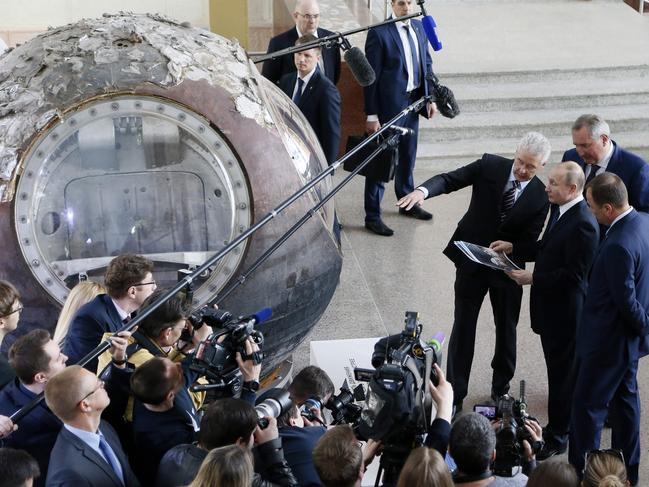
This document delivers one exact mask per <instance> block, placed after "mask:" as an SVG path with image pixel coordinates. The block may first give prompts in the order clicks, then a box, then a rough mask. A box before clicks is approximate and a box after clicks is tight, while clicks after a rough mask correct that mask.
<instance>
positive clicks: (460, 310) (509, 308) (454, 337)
mask: <svg viewBox="0 0 649 487" xmlns="http://www.w3.org/2000/svg"><path fill="white" fill-rule="evenodd" d="M487 292H489V299H490V300H491V306H492V308H493V313H494V322H495V324H496V349H495V351H494V356H493V359H492V361H491V368H492V369H493V376H492V382H491V384H492V385H491V388H492V390H493V391H494V392H495V393H496V394H504V393H505V392H507V391H508V390H509V381H510V380H511V379H512V377H514V372H515V370H516V325H517V324H518V315H519V313H520V310H521V297H522V296H523V289H522V288H521V287H520V286H519V285H518V284H516V283H515V282H514V281H512V280H511V279H509V278H508V277H507V276H505V275H504V274H503V273H502V272H501V271H496V270H491V269H487V268H484V269H479V270H477V271H476V272H471V273H463V272H462V271H460V270H459V269H458V270H457V271H456V275H455V318H454V322H453V331H452V332H451V339H450V341H449V344H448V360H447V362H446V378H447V379H448V381H449V382H450V383H451V384H453V391H454V397H455V402H456V403H457V402H460V401H461V400H463V399H464V398H465V397H466V395H467V392H468V386H469V375H470V374H471V365H472V363H473V352H474V349H475V335H476V326H477V323H478V314H479V313H480V308H481V307H482V302H483V301H484V297H485V295H486V294H487Z"/></svg>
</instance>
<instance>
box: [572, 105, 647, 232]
mask: <svg viewBox="0 0 649 487" xmlns="http://www.w3.org/2000/svg"><path fill="white" fill-rule="evenodd" d="M572 142H573V144H575V148H574V149H570V150H569V151H566V152H565V153H564V154H563V160H564V161H575V162H576V163H577V164H579V165H580V166H581V167H582V169H583V170H584V174H585V175H586V184H588V183H589V182H590V180H591V179H593V178H594V177H595V176H597V175H598V174H602V173H603V172H605V171H607V172H612V173H613V174H617V175H618V176H619V177H620V179H621V180H622V181H623V182H624V185H625V186H626V188H627V192H628V194H629V204H630V205H631V206H633V207H634V208H635V209H636V210H637V211H643V212H645V213H647V212H649V164H647V163H646V162H645V161H644V160H643V159H642V158H640V157H639V156H637V155H636V154H633V153H631V152H629V151H626V150H624V149H622V148H621V147H620V146H619V145H617V144H616V143H615V141H613V140H611V130H610V129H609V126H608V124H607V123H606V121H605V120H604V119H603V118H602V117H600V116H598V115H593V114H586V115H582V116H580V117H579V118H578V119H577V120H575V123H574V124H573V125H572ZM602 238H603V235H602Z"/></svg>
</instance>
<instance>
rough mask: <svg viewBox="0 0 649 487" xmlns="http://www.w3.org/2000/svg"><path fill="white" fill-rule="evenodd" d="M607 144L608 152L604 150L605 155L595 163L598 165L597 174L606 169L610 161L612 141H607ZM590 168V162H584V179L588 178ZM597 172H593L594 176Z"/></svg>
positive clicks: (591, 167)
mask: <svg viewBox="0 0 649 487" xmlns="http://www.w3.org/2000/svg"><path fill="white" fill-rule="evenodd" d="M608 145H609V147H608V152H606V155H605V156H604V157H603V158H602V160H601V161H599V162H598V163H597V165H598V166H599V169H598V170H597V174H602V173H603V172H604V171H606V168H607V167H608V163H609V162H611V157H612V156H613V142H609V144H608ZM592 169H593V166H592V164H586V170H585V171H584V176H586V179H588V176H589V175H590V171H591V170H592ZM597 174H595V176H597Z"/></svg>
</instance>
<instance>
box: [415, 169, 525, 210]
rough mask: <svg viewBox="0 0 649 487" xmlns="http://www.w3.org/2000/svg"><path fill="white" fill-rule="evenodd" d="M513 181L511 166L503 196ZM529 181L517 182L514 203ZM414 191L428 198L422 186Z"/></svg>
mask: <svg viewBox="0 0 649 487" xmlns="http://www.w3.org/2000/svg"><path fill="white" fill-rule="evenodd" d="M514 179H516V178H515V177H514V166H513V165H512V170H511V172H510V173H509V179H508V180H507V184H506V185H505V189H504V190H503V194H504V193H505V191H507V190H508V189H510V188H511V187H512V181H513V180H514ZM530 181H531V180H528V181H519V183H520V184H521V186H520V188H516V191H514V201H516V200H517V199H518V197H519V196H520V195H521V193H522V192H523V190H524V189H525V186H527V185H528V183H529V182H530ZM415 189H418V190H419V191H421V192H422V193H424V199H426V198H428V190H427V189H426V188H425V187H423V186H418V187H417V188H415Z"/></svg>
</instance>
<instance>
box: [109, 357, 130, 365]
mask: <svg viewBox="0 0 649 487" xmlns="http://www.w3.org/2000/svg"><path fill="white" fill-rule="evenodd" d="M111 362H113V363H114V364H115V365H124V364H125V363H126V362H128V357H124V358H123V359H122V360H115V358H114V357H113V358H111Z"/></svg>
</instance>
